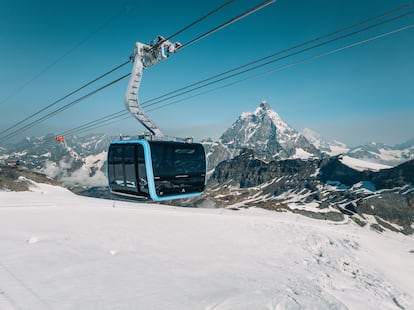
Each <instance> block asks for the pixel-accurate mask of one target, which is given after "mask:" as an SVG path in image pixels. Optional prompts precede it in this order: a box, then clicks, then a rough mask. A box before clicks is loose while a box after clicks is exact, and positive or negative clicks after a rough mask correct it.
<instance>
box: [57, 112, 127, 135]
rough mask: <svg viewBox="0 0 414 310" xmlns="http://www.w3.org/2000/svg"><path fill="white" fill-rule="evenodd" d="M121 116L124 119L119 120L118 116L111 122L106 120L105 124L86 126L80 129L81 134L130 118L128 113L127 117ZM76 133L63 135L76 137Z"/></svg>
mask: <svg viewBox="0 0 414 310" xmlns="http://www.w3.org/2000/svg"><path fill="white" fill-rule="evenodd" d="M123 116H124V117H122V118H120V116H117V117H114V118H113V119H111V120H108V121H105V122H104V121H102V122H98V123H96V124H93V125H90V126H87V127H85V128H83V129H82V132H86V131H90V130H92V129H97V128H101V127H104V126H107V125H110V124H113V123H116V122H120V121H123V120H126V119H130V118H131V116H130V115H129V113H128V115H123ZM78 132H79V131H74V132H69V133H68V134H65V135H64V136H65V137H70V136H74V135H76V134H77V133H78Z"/></svg>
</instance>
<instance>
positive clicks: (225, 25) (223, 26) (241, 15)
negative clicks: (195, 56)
mask: <svg viewBox="0 0 414 310" xmlns="http://www.w3.org/2000/svg"><path fill="white" fill-rule="evenodd" d="M276 1H277V0H266V1H264V2H262V3H261V4H258V5H256V6H255V7H253V8H251V9H249V10H247V11H246V12H244V13H242V14H240V15H238V16H236V17H234V18H232V19H230V20H228V21H226V22H225V23H223V24H221V25H219V26H217V27H215V28H213V29H211V30H209V31H208V32H206V33H204V34H202V35H200V36H198V37H196V38H195V39H193V40H191V41H189V42H187V43H186V44H184V45H183V46H181V48H183V47H186V46H189V45H192V44H194V43H196V42H197V41H200V40H202V39H204V38H206V37H207V36H209V35H211V34H213V33H215V32H217V31H219V30H221V29H223V28H225V27H227V26H229V25H231V24H233V23H235V22H237V21H239V20H241V19H243V18H245V17H247V16H249V15H251V14H253V13H254V12H257V11H258V10H260V9H262V8H264V7H266V6H268V5H270V4H272V3H274V2H276ZM231 2H233V1H228V2H227V3H225V4H223V5H222V6H220V7H219V8H217V9H215V10H213V11H212V12H210V13H208V14H207V15H206V16H203V17H202V18H200V19H199V20H197V21H195V22H193V23H191V24H190V25H188V26H187V27H184V28H183V29H182V30H180V31H179V32H177V33H175V34H173V35H171V36H170V37H173V36H175V35H177V34H178V33H181V32H183V31H185V30H187V29H188V28H190V27H192V26H193V25H195V24H197V23H198V22H200V21H201V20H203V19H205V18H207V17H208V16H210V15H212V14H214V13H216V12H218V11H219V10H221V9H222V8H224V7H225V6H227V5H228V4H230V3H231Z"/></svg>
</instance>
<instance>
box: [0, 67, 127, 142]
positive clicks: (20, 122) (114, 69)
mask: <svg viewBox="0 0 414 310" xmlns="http://www.w3.org/2000/svg"><path fill="white" fill-rule="evenodd" d="M128 63H129V60H128V61H126V62H123V63H121V64H120V65H118V66H116V67H114V68H112V69H111V70H109V71H107V72H105V73H104V74H101V75H100V76H98V77H97V78H95V79H93V80H91V81H89V82H87V83H86V84H83V85H82V86H81V87H78V88H77V89H75V90H73V91H71V92H70V93H69V94H67V95H65V96H63V97H61V98H59V99H58V100H56V101H54V102H52V103H51V104H49V105H47V106H45V107H44V108H42V109H40V110H39V111H37V112H35V113H33V114H31V115H29V116H27V117H26V118H24V119H22V120H21V121H19V122H17V123H16V124H14V125H12V126H10V127H8V128H6V129H5V130H3V131H2V132H1V133H0V136H4V135H5V134H6V133H7V132H9V131H10V130H12V129H15V128H16V127H17V126H19V125H21V124H23V123H24V122H26V121H28V120H30V119H32V118H33V117H35V116H37V115H39V114H40V113H42V112H44V111H46V110H47V109H49V108H51V107H53V106H55V105H57V104H58V103H60V102H62V101H63V100H65V99H67V98H68V97H70V96H72V95H74V94H76V93H78V92H79V91H81V90H82V89H84V88H86V87H88V86H90V85H91V84H93V83H95V82H97V81H99V80H101V79H102V78H104V77H106V76H108V75H109V74H111V73H113V72H114V71H116V70H118V69H120V68H122V67H123V66H125V65H126V64H128ZM0 140H1V137H0Z"/></svg>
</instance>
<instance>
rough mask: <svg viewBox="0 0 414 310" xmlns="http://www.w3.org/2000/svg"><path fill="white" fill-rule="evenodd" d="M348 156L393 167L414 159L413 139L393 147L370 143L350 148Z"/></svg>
mask: <svg viewBox="0 0 414 310" xmlns="http://www.w3.org/2000/svg"><path fill="white" fill-rule="evenodd" d="M348 155H349V156H351V157H354V158H358V159H362V160H365V161H370V162H375V163H379V164H385V165H391V166H395V165H398V164H401V163H403V162H405V161H408V160H411V159H414V138H413V139H411V140H409V141H407V142H405V143H403V144H399V145H394V146H389V145H386V144H383V143H376V142H372V143H369V144H365V145H361V146H358V147H355V148H352V149H351V150H349V152H348Z"/></svg>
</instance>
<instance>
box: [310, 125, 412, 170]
mask: <svg viewBox="0 0 414 310" xmlns="http://www.w3.org/2000/svg"><path fill="white" fill-rule="evenodd" d="M303 135H304V136H305V137H306V139H308V141H309V142H311V143H312V144H313V145H315V147H317V148H318V149H319V150H320V151H321V152H323V153H326V154H329V155H331V156H335V155H339V154H347V155H349V156H350V157H353V158H357V159H361V160H364V161H368V162H373V163H379V164H384V165H387V166H396V165H398V164H401V163H403V162H405V161H408V160H411V159H414V138H413V139H411V140H408V141H407V142H405V143H403V144H398V145H394V146H389V145H386V144H383V143H375V142H372V143H369V144H365V145H361V146H357V147H353V148H350V147H348V146H347V145H345V143H342V142H339V141H331V140H327V139H324V138H323V137H322V136H321V135H319V134H318V133H316V132H314V131H312V130H311V129H308V128H306V129H304V130H303Z"/></svg>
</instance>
